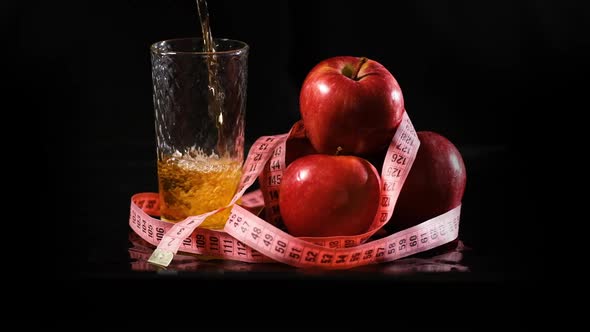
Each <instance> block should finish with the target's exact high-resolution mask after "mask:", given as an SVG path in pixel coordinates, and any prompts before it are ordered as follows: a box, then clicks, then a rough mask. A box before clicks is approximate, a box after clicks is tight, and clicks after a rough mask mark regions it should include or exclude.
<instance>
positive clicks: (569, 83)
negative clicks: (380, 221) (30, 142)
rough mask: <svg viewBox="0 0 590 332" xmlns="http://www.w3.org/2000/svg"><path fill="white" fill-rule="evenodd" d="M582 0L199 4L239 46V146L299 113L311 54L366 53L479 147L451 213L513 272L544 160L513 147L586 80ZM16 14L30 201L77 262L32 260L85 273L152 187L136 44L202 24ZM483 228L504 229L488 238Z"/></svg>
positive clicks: (70, 9) (144, 4)
mask: <svg viewBox="0 0 590 332" xmlns="http://www.w3.org/2000/svg"><path fill="white" fill-rule="evenodd" d="M581 3H582V2H567V1H514V2H513V1H483V2H481V1H478V2H450V3H446V2H439V1H404V2H391V3H389V2H386V1H382V0H378V1H377V0H364V1H360V2H356V3H353V2H341V1H308V0H299V1H224V0H210V1H209V11H210V14H211V24H212V31H213V34H214V36H216V37H226V38H232V39H240V40H243V41H245V42H247V43H248V44H249V45H250V47H251V52H250V57H249V84H248V109H247V117H246V121H247V122H246V123H247V124H246V136H247V140H248V141H249V142H252V141H253V140H254V139H256V138H257V137H258V136H260V135H265V134H275V133H282V132H285V131H287V130H288V129H289V128H290V126H291V125H292V123H293V122H294V121H296V120H297V119H298V118H299V115H298V108H297V103H298V91H299V87H300V85H301V83H302V81H303V79H304V77H305V75H306V73H307V71H308V70H309V69H311V67H313V65H315V64H316V63H317V62H319V61H320V60H322V59H325V58H327V57H331V56H337V55H354V56H366V57H369V58H371V59H374V60H377V61H379V62H381V63H382V64H383V65H385V66H386V67H387V68H388V69H389V70H390V71H391V72H392V73H393V75H394V76H395V77H396V78H397V80H398V82H399V83H400V85H401V87H402V91H403V93H404V97H405V103H406V109H407V110H408V112H409V114H410V116H411V118H412V120H413V122H414V124H415V126H416V127H417V129H418V130H433V131H437V132H439V133H441V134H443V135H445V136H446V137H448V138H449V139H450V140H451V141H453V142H454V143H455V144H456V145H457V146H458V147H459V148H460V149H461V151H462V152H463V153H465V154H467V155H471V154H474V153H476V154H477V153H478V155H480V156H484V157H483V158H484V159H483V160H484V164H483V166H481V167H480V168H479V169H478V171H477V172H476V173H473V174H470V173H469V167H470V165H469V164H467V168H468V187H467V191H466V196H465V202H464V205H465V206H466V207H467V206H470V211H471V212H468V211H467V210H466V212H465V213H466V214H468V215H469V214H470V215H472V216H477V218H471V219H470V218H467V217H464V218H463V220H465V221H464V225H463V226H462V227H464V231H465V232H466V236H467V237H470V238H471V240H473V243H474V244H475V246H480V247H482V248H483V249H484V250H487V251H488V252H495V251H498V252H502V254H503V255H504V256H500V257H501V258H500V259H499V260H500V261H502V262H503V261H504V260H505V258H506V257H509V256H513V255H516V256H517V257H520V258H517V259H514V260H513V262H512V263H513V264H512V265H509V266H510V267H511V268H512V267H519V268H521V267H522V266H521V265H523V266H524V265H529V263H531V264H530V265H531V266H532V265H533V264H532V263H534V264H537V265H538V264H541V263H542V259H541V258H540V255H538V253H537V252H533V251H532V250H531V249H529V246H528V245H525V244H519V241H521V240H523V239H525V238H527V237H528V238H529V239H531V240H532V242H535V243H538V242H541V241H542V240H541V239H542V237H543V232H542V231H541V230H539V229H538V227H535V226H537V224H538V219H537V217H538V216H539V215H540V214H539V212H538V210H537V207H538V205H537V204H538V203H537V202H536V201H535V200H534V199H533V198H532V196H533V193H534V192H535V191H537V190H538V188H539V187H540V185H539V182H538V181H537V180H538V179H539V178H538V177H537V175H536V174H538V172H541V171H542V170H540V169H538V168H537V167H534V166H532V165H529V164H527V163H526V161H527V159H528V158H525V157H535V156H536V155H535V151H536V148H535V146H538V145H539V142H540V141H543V142H545V141H550V139H549V138H547V137H545V136H543V135H544V134H545V133H546V132H547V130H548V129H549V127H550V126H551V125H553V123H552V120H553V119H555V118H556V116H557V114H562V115H567V114H569V112H570V111H569V109H568V108H567V107H566V105H567V104H568V103H570V102H571V99H569V98H568V97H565V92H568V91H569V92H571V91H575V90H576V86H578V85H579V84H580V82H582V81H583V79H584V73H585V71H584V70H583V68H584V67H583V64H584V63H585V62H586V61H587V59H588V55H589V54H588V51H587V46H588V38H587V36H586V35H587V32H588V29H586V24H587V23H586V22H587V21H588V17H589V16H588V6H582V5H581ZM17 12H18V15H17V17H18V19H17V34H18V35H17V36H18V38H17V44H18V54H17V62H16V63H17V64H18V66H19V67H18V73H19V74H18V75H17V83H18V86H19V87H20V88H21V89H22V91H23V94H24V96H25V97H24V98H22V99H21V100H22V104H23V105H24V106H25V109H26V110H29V111H32V112H23V114H21V115H24V116H25V117H26V118H27V119H28V120H31V117H34V119H36V120H33V121H30V122H32V123H33V124H32V125H34V129H35V134H37V135H38V136H39V137H38V139H39V142H41V144H42V145H43V146H44V149H43V159H44V161H45V165H46V167H45V168H44V172H41V173H40V174H39V175H40V176H41V177H42V182H41V183H42V184H43V187H44V188H45V190H46V193H49V194H50V195H49V196H47V197H46V198H45V199H44V200H43V202H41V203H45V204H46V206H45V205H43V207H44V208H45V209H46V210H48V211H54V212H56V213H55V214H54V216H55V218H54V219H55V220H54V222H59V223H62V224H69V225H75V226H76V227H75V228H72V229H71V230H70V231H64V232H63V233H61V237H62V240H63V241H65V242H64V243H66V244H74V245H76V246H77V247H78V248H80V249H79V250H76V251H75V252H71V251H67V254H66V253H65V252H64V253H63V257H64V258H65V257H76V258H78V260H79V261H78V262H73V263H71V264H67V265H66V266H59V267H56V266H55V265H53V264H52V265H47V266H46V267H45V268H49V269H52V270H51V271H56V273H59V271H64V269H65V270H68V269H69V270H71V271H78V270H81V269H82V270H83V269H86V265H87V263H88V262H92V261H93V260H96V259H97V258H96V257H97V256H98V255H99V254H97V251H102V253H103V255H105V256H108V255H109V254H110V253H109V250H115V249H108V248H109V247H108V246H105V245H102V244H101V243H104V242H105V239H104V235H105V234H113V235H112V237H113V239H112V241H114V242H115V243H116V242H117V241H118V242H121V241H125V240H126V239H125V237H126V234H117V233H116V232H115V231H116V230H121V229H124V227H123V228H122V227H121V226H120V224H121V223H125V222H126V216H127V214H128V199H129V197H130V195H131V194H132V193H135V192H140V191H155V190H157V187H156V178H155V176H156V175H155V141H154V127H153V107H152V98H151V93H152V90H151V73H150V59H149V46H150V44H151V43H153V42H155V41H158V40H162V39H167V38H176V37H186V36H197V35H200V30H199V26H198V22H197V21H198V18H197V12H196V7H195V4H194V1H191V0H182V1H153V0H150V1H139V0H136V1H116V2H115V1H113V2H105V1H95V2H86V3H74V2H72V3H63V2H61V3H58V2H38V3H31V2H26V3H25V2H21V3H19V4H18V7H17ZM497 151H501V153H500V154H494V153H495V152H497ZM488 152H489V156H488V157H487V159H486V157H485V156H487V155H488ZM496 156H500V157H501V158H499V159H496ZM118 165H127V166H129V167H128V168H121V167H119V166H118ZM136 165H139V166H138V167H135V166H136ZM140 166H141V167H140ZM134 167H135V168H134ZM139 170H142V171H141V172H143V173H139V174H138V172H140V171H139ZM527 180H530V181H527ZM468 203H469V204H468ZM56 208H57V209H58V210H59V209H65V210H67V211H72V213H71V214H70V213H67V214H63V215H60V214H59V213H57V211H56ZM97 211H99V212H98V213H97ZM529 227H530V228H529ZM492 229H493V230H495V231H496V232H500V231H501V232H507V233H504V235H503V236H502V237H501V238H500V239H497V238H495V236H492V235H490V233H491V231H490V230H492ZM510 230H512V231H510ZM525 231H526V232H528V233H527V234H528V235H526V236H522V237H521V235H522V234H523V233H522V232H525ZM80 234H83V236H79V235H80ZM110 240H111V239H109V241H110ZM500 244H501V245H500ZM54 245H59V244H54ZM64 245H65V244H64ZM56 252H58V251H56ZM105 253H106V254H105ZM116 254H117V253H113V255H116ZM526 270H527V271H529V270H528V267H527V268H526ZM508 273H510V272H508Z"/></svg>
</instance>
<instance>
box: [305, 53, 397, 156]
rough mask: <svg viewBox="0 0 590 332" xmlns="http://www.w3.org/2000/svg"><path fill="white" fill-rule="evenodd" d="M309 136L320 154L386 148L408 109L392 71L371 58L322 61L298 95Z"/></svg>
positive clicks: (371, 150)
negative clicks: (338, 150)
mask: <svg viewBox="0 0 590 332" xmlns="http://www.w3.org/2000/svg"><path fill="white" fill-rule="evenodd" d="M299 104H300V105H299V106H300V112H301V117H302V119H303V123H304V124H305V129H306V131H307V136H308V137H309V140H310V141H311V144H312V145H313V147H314V148H315V149H316V150H317V151H318V152H320V153H325V154H334V153H335V152H336V150H337V149H338V147H341V148H342V153H343V154H353V155H363V156H364V155H367V154H371V153H375V152H377V151H379V150H382V149H383V148H386V147H387V146H388V145H389V143H390V142H391V139H392V138H393V135H394V134H395V130H396V128H397V126H398V125H399V123H400V121H401V119H402V115H403V112H404V98H403V95H402V91H401V89H400V87H399V84H398V83H397V81H396V79H395V78H394V77H393V75H392V74H391V73H390V72H389V71H388V70H387V68H385V67H384V66H383V65H381V64H380V63H378V62H376V61H373V60H369V59H367V58H357V57H352V56H339V57H333V58H329V59H326V60H324V61H321V62H320V63H318V64H317V65H316V66H315V67H313V68H312V70H311V71H310V72H309V73H308V74H307V77H306V78H305V80H304V82H303V85H302V87H301V92H300V95H299Z"/></svg>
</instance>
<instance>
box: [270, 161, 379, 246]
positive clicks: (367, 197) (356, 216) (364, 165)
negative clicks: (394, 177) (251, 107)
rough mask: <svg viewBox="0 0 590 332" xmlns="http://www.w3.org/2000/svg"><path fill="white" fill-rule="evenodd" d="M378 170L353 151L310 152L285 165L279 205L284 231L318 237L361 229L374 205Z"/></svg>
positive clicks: (370, 218)
mask: <svg viewBox="0 0 590 332" xmlns="http://www.w3.org/2000/svg"><path fill="white" fill-rule="evenodd" d="M380 181H381V180H380V177H379V173H378V172H377V170H376V169H375V167H373V165H371V163H369V162H368V161H367V160H365V159H363V158H360V157H356V156H333V155H323V154H314V155H308V156H304V157H301V158H299V159H297V160H295V161H294V162H293V163H292V164H291V165H289V166H288V167H287V169H286V170H285V173H284V174H283V179H282V182H281V188H280V190H281V194H280V196H279V207H280V211H281V216H282V217H283V221H284V224H285V226H286V228H287V231H288V232H289V234H291V235H293V236H305V237H320V236H337V235H357V234H362V233H364V232H366V231H367V230H368V229H369V227H370V225H371V223H372V222H373V218H375V214H376V213H377V209H378V208H379V194H380Z"/></svg>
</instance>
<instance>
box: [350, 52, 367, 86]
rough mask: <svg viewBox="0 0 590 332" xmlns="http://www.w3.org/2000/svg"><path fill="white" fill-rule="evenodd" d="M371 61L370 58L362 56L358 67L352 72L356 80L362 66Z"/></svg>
mask: <svg viewBox="0 0 590 332" xmlns="http://www.w3.org/2000/svg"><path fill="white" fill-rule="evenodd" d="M367 61H369V59H367V58H365V57H361V59H360V60H359V62H358V63H357V65H356V68H354V72H353V73H352V79H353V80H355V81H358V75H359V71H361V68H362V67H363V65H364V64H365V63H366V62H367Z"/></svg>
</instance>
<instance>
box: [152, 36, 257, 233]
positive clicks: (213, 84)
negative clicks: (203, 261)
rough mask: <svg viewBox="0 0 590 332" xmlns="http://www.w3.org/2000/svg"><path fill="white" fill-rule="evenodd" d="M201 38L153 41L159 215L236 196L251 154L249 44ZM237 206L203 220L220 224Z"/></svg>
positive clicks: (173, 216) (179, 216) (211, 206)
mask: <svg viewBox="0 0 590 332" xmlns="http://www.w3.org/2000/svg"><path fill="white" fill-rule="evenodd" d="M213 45H214V47H213V49H214V51H213V52H205V51H204V46H203V40H202V39H199V38H186V39H172V40H165V41H160V42H157V43H155V44H153V45H152V46H151V59H152V81H153V99H154V108H155V127H156V139H157V156H158V185H159V189H158V190H159V194H160V215H161V218H162V219H163V220H167V221H172V222H177V221H181V220H183V219H185V218H186V217H189V216H194V215H199V214H202V213H205V212H208V211H212V210H216V209H218V208H220V207H223V206H226V205H227V204H229V203H230V201H231V199H232V197H233V196H234V194H235V191H236V189H237V187H238V184H239V181H240V177H241V172H242V163H243V160H244V117H245V109H246V87H247V81H248V51H249V47H248V45H247V44H245V43H243V42H241V41H236V40H229V39H215V40H214V43H213ZM229 212H230V209H226V210H223V211H221V212H219V213H217V214H214V215H212V216H210V217H208V218H207V219H206V220H205V221H204V222H203V224H201V227H204V228H210V229H221V228H223V226H224V225H225V222H226V220H227V218H228V216H229Z"/></svg>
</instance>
